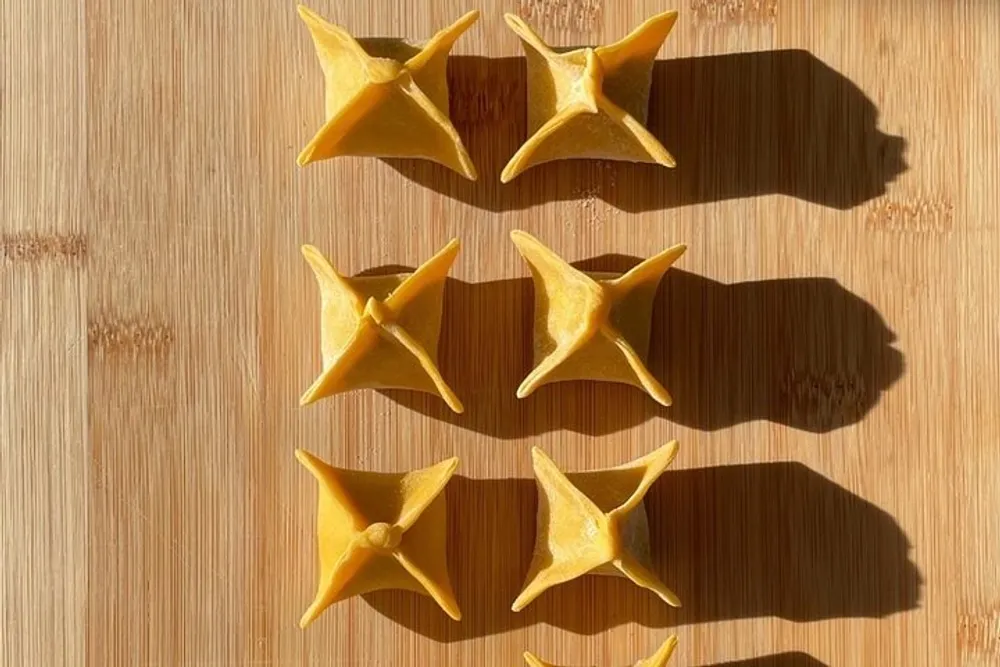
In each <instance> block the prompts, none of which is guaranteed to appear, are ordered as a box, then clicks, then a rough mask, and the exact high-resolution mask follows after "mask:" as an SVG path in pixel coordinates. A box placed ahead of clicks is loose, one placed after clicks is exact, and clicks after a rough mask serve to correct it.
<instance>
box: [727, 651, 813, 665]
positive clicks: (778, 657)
mask: <svg viewBox="0 0 1000 667" xmlns="http://www.w3.org/2000/svg"><path fill="white" fill-rule="evenodd" d="M714 667H827V665H826V664H825V663H822V662H820V661H819V660H817V659H816V658H814V657H812V656H811V655H809V654H808V653H798V652H795V653H776V654H774V655H765V656H761V657H759V658H750V659H748V660H737V661H735V662H726V663H719V664H717V665H715V666H714Z"/></svg>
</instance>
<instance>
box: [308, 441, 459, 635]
mask: <svg viewBox="0 0 1000 667" xmlns="http://www.w3.org/2000/svg"><path fill="white" fill-rule="evenodd" d="M295 456H296V458H298V460H299V461H300V462H301V463H302V465H304V466H305V467H306V468H307V469H308V470H309V472H310V473H312V475H313V476H314V477H315V478H316V481H317V482H319V512H318V520H317V532H318V534H319V561H320V573H319V587H318V590H317V591H316V599H315V600H314V601H313V603H312V604H311V605H310V606H309V608H308V609H307V610H306V612H305V614H303V615H302V619H301V620H300V621H299V626H300V627H302V628H304V627H306V626H307V625H309V624H310V623H312V622H313V621H314V620H316V617H317V616H319V615H320V614H321V613H323V610H325V609H326V608H327V607H329V606H330V605H331V604H333V603H334V602H339V601H341V600H345V599H347V598H349V597H352V596H354V595H362V594H364V593H368V592H370V591H378V590H382V589H386V588H399V589H403V590H408V591H414V592H416V593H420V594H422V595H429V596H430V597H432V598H433V599H434V601H435V602H437V603H438V605H440V607H441V609H443V610H444V611H445V613H446V614H448V615H449V616H450V617H452V618H453V619H455V620H456V621H457V620H460V619H461V618H462V613H461V612H460V611H459V609H458V603H457V602H456V601H455V594H454V593H453V592H452V588H451V581H450V579H449V577H448V563H447V553H446V549H445V547H446V540H447V524H446V521H445V515H446V501H445V494H444V493H442V492H443V491H444V487H445V485H446V484H448V480H450V479H451V476H452V475H453V474H454V473H455V469H456V468H457V467H458V459H457V458H451V459H448V460H446V461H442V462H441V463H438V464H437V465H434V466H431V467H430V468H425V469H423V470H415V471H413V472H409V473H405V474H389V473H375V472H362V471H357V470H343V469H340V468H334V467H332V466H330V465H328V464H327V463H325V462H324V461H321V460H320V459H319V458H317V457H316V456H314V455H312V454H310V453H309V452H306V451H304V450H301V449H299V450H296V452H295Z"/></svg>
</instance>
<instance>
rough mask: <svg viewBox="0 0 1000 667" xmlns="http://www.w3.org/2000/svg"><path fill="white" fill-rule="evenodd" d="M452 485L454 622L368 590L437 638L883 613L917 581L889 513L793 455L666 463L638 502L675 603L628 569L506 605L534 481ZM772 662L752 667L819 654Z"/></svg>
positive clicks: (423, 604) (517, 571) (379, 605)
mask: <svg viewBox="0 0 1000 667" xmlns="http://www.w3.org/2000/svg"><path fill="white" fill-rule="evenodd" d="M447 492H448V524H449V534H448V540H449V542H448V558H449V568H450V571H451V576H452V583H453V585H454V587H455V591H456V595H457V597H458V602H459V606H460V608H461V609H462V613H463V618H462V620H461V621H460V622H454V621H452V620H451V619H449V618H448V617H447V616H445V614H444V613H443V612H441V610H440V609H438V608H437V606H436V605H435V603H434V602H433V601H432V600H431V599H430V598H427V597H424V596H420V595H416V594H413V593H408V592H403V591H379V592H376V593H370V594H367V595H365V599H366V600H367V602H368V604H369V605H371V606H372V607H373V608H374V609H376V610H377V611H378V612H379V613H381V614H383V615H385V616H386V617H388V618H391V619H393V620H395V621H396V622H398V623H400V624H401V625H403V626H405V627H407V628H409V629H411V630H413V631H415V632H418V633H421V634H423V635H425V636H427V637H430V638H432V639H434V640H436V641H444V642H452V641H460V640H464V639H469V638H474V637H482V636H486V635H493V634H497V633H502V632H506V631H509V630H514V629H518V628H523V627H526V626H531V625H534V624H536V623H545V624H548V625H554V626H557V627H560V628H563V629H565V630H569V631H571V632H576V633H578V634H585V635H593V634H597V633H600V632H603V631H605V630H607V629H610V628H613V627H617V626H619V625H622V624H625V623H629V622H633V621H634V622H637V623H640V624H642V625H644V626H647V627H657V628H660V627H669V626H679V625H686V624H692V623H703V622H708V621H718V620H729V619H741V618H758V617H772V616H776V617H779V618H784V619H788V620H793V621H800V622H803V621H815V620H822V619H829V618H855V617H864V618H878V617H884V616H887V615H889V614H893V613H896V612H902V611H906V610H909V609H913V608H915V607H916V606H917V604H918V602H919V596H920V587H921V584H922V579H921V576H920V574H919V572H918V571H917V568H916V566H915V565H914V564H913V563H912V562H911V561H910V559H909V551H910V544H909V541H908V539H907V538H906V536H905V534H904V533H903V532H902V530H901V529H900V527H899V526H898V524H897V523H896V522H895V520H894V519H893V518H892V517H891V516H890V515H889V514H887V513H886V512H884V511H882V510H881V509H879V508H878V507H876V506H874V505H872V504H871V503H869V502H867V501H865V500H863V499H861V498H859V497H858V496H855V495H854V494H852V493H850V492H849V491H847V490H845V489H843V488H841V487H840V486H838V485H837V484H835V483H833V482H831V481H830V480H828V479H827V478H825V477H823V476H822V475H819V474H817V473H815V472H813V471H812V470H810V469H809V468H807V467H805V466H804V465H802V464H799V463H763V464H755V465H743V466H724V467H716V468H700V469H692V470H678V471H668V472H667V473H665V474H664V476H663V477H662V478H661V480H660V481H659V482H658V483H657V484H656V485H654V487H653V489H652V490H651V491H650V493H649V494H648V495H647V497H646V501H645V502H646V508H647V513H648V516H649V524H650V541H651V549H652V553H653V559H654V565H655V569H656V570H657V571H658V573H659V574H660V576H661V577H662V579H663V580H664V582H665V583H667V585H668V586H670V587H671V588H672V589H673V590H674V591H676V592H677V594H678V595H679V597H680V599H681V600H682V602H683V604H684V606H683V607H682V608H680V609H674V608H671V607H669V606H668V605H666V604H665V603H664V602H662V601H661V600H660V599H659V598H657V597H656V596H655V595H653V594H652V593H650V592H648V591H645V590H643V589H640V588H639V587H637V586H635V585H634V584H632V583H631V582H629V581H627V580H625V579H624V578H616V577H597V576H585V577H581V578H579V579H576V580H573V581H571V582H568V583H566V584H563V585H560V586H556V587H554V588H551V589H549V590H548V591H546V592H545V593H543V594H542V595H541V596H540V597H539V598H538V599H537V600H535V601H534V602H533V603H532V604H531V605H529V606H528V607H527V608H526V609H524V610H523V611H521V612H519V613H515V612H512V611H510V605H511V603H512V601H513V600H514V598H515V597H516V596H517V594H518V593H519V592H520V590H521V587H522V585H523V583H524V576H525V573H526V572H527V570H528V565H529V563H530V561H531V553H532V549H533V545H534V539H535V535H534V531H535V509H536V492H535V483H534V481H533V480H524V479H506V480H474V479H469V478H465V477H455V478H453V479H452V481H451V483H450V484H449V485H448V490H447ZM772 660H776V661H777V662H761V663H753V662H751V663H749V664H760V665H768V666H772V665H773V666H777V665H796V664H805V665H808V664H815V663H809V662H802V661H800V662H788V661H785V662H782V661H781V660H786V658H780V659H779V658H778V657H774V658H772ZM787 660H790V659H787ZM738 664H742V663H738Z"/></svg>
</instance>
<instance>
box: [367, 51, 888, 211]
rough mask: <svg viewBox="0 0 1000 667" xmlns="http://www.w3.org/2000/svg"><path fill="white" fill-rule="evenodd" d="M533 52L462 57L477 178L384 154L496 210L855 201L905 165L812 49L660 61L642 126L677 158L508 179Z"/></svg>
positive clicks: (457, 79)
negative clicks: (599, 203) (580, 203)
mask: <svg viewBox="0 0 1000 667" xmlns="http://www.w3.org/2000/svg"><path fill="white" fill-rule="evenodd" d="M525 76H526V75H525V61H524V58H502V59H487V58H482V57H478V56H453V57H452V58H451V59H450V61H449V68H448V81H449V86H450V90H451V103H450V108H451V109H450V110H451V117H452V120H453V122H454V124H455V126H456V127H457V128H458V130H459V133H460V134H461V135H462V139H463V141H464V142H465V145H466V147H467V148H468V150H469V154H470V156H471V157H472V160H473V162H474V163H475V164H476V167H477V168H478V170H479V181H478V182H475V183H473V182H470V181H467V180H465V179H464V178H462V177H461V176H459V175H458V174H455V173H453V172H451V171H450V170H448V169H446V168H444V167H442V166H439V165H437V164H434V163H431V162H428V161H423V160H404V159H389V160H386V162H387V163H388V164H389V165H390V166H391V167H392V168H393V169H395V170H396V171H398V172H400V173H401V174H402V175H403V176H405V177H406V178H408V179H410V180H412V181H414V182H416V183H418V184H420V185H421V186H424V187H427V188H430V189H432V190H435V191H437V192H439V193H442V194H445V195H447V196H448V197H451V198H454V199H457V200H459V201H462V202H464V203H466V204H469V205H471V206H475V207H477V208H482V209H486V210H490V211H507V210H514V209H523V208H527V207H531V206H535V205H537V204H541V203H544V202H549V201H564V200H577V199H585V198H592V197H598V198H600V199H602V200H604V201H606V202H607V203H608V204H610V205H612V206H614V207H616V208H618V209H620V210H623V211H629V212H637V211H650V210H661V209H667V208H674V207H678V206H688V205H691V204H702V203H707V202H717V201H722V200H727V199H734V198H742V197H754V196H758V195H766V194H783V195H788V196H790V197H795V198H798V199H803V200H805V201H809V202H812V203H815V204H821V205H823V206H827V207H831V208H837V209H849V208H852V207H855V206H858V205H859V204H863V203H864V202H866V201H868V200H870V199H872V198H874V197H877V196H879V195H881V194H883V193H884V192H885V186H886V184H887V183H889V182H891V181H892V180H893V179H895V178H896V177H897V176H898V175H900V174H901V173H903V172H904V171H905V170H906V164H905V162H904V152H905V148H906V143H905V141H904V139H903V138H901V137H896V136H890V135H886V134H884V133H882V132H881V131H879V129H878V109H877V108H876V107H875V105H874V104H873V103H872V101H871V100H870V99H868V97H867V96H866V95H865V94H864V93H863V92H862V91H861V90H860V89H859V88H858V87H857V86H856V85H854V83H852V82H851V81H850V80H849V79H847V78H846V77H844V76H843V75H841V74H840V73H838V72H836V71H835V70H833V69H831V68H830V67H829V66H827V65H826V64H825V63H823V62H822V61H820V60H818V59H817V58H816V57H815V56H813V55H812V54H811V53H809V52H808V51H802V50H782V51H763V52H755V53H735V54H728V55H719V56H707V57H700V58H677V59H674V60H663V61H657V62H656V64H655V65H654V69H653V84H652V89H651V93H650V103H649V120H648V122H647V126H648V127H649V129H650V130H651V131H652V132H653V134H654V135H656V137H657V138H659V139H660V140H661V141H662V142H663V144H664V146H666V148H667V149H668V150H669V151H670V152H671V153H672V154H673V156H674V157H675V158H676V160H677V165H678V166H677V168H676V169H665V168H663V167H660V166H657V165H648V164H631V163H626V162H611V161H595V160H567V161H562V162H554V163H549V164H544V165H539V166H537V167H534V168H532V169H530V170H528V171H526V172H525V173H524V174H522V175H521V176H519V177H518V178H517V179H516V180H515V181H514V182H512V183H509V184H507V185H501V184H500V172H501V171H502V170H503V167H504V165H505V164H506V162H507V160H509V159H510V157H511V156H512V155H513V154H514V153H515V151H516V150H517V149H518V147H519V146H520V145H521V143H523V141H524V140H525V138H526V135H527V121H526V110H525V109H526V106H525V105H526V100H527V93H526V90H525Z"/></svg>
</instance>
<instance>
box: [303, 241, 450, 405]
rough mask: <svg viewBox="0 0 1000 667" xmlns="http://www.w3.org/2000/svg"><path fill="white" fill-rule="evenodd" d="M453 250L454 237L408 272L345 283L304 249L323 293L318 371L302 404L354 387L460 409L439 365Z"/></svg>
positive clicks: (316, 253)
mask: <svg viewBox="0 0 1000 667" xmlns="http://www.w3.org/2000/svg"><path fill="white" fill-rule="evenodd" d="M458 251H459V242H458V240H457V239H456V240H452V241H451V242H450V243H448V245H446V246H445V247H444V248H443V249H442V250H441V251H439V252H438V253H437V254H436V255H434V256H433V257H432V258H431V259H429V260H427V261H426V262H425V263H424V264H422V265H421V266H420V267H419V268H417V270H416V271H414V272H413V273H409V274H395V275H388V276H361V277H356V278H346V277H344V276H342V275H340V274H339V273H338V272H337V271H336V269H334V268H333V266H332V265H331V264H330V263H329V262H328V261H327V259H326V258H325V257H323V255H322V254H321V253H320V252H319V250H317V249H316V248H314V247H312V246H305V247H303V249H302V253H303V255H304V256H305V258H306V261H307V262H308V263H309V265H310V267H312V270H313V273H314V274H315V276H316V281H317V283H318V285H319V291H320V299H321V318H320V338H321V348H322V356H323V371H322V373H320V375H319V377H317V378H316V380H315V381H314V382H313V384H312V386H310V387H309V389H307V390H306V392H305V393H304V394H303V395H302V398H301V399H300V403H301V404H302V405H307V404H309V403H313V402H315V401H318V400H320V399H322V398H325V397H327V396H332V395H334V394H338V393H341V392H345V391H352V390H355V389H409V390H412V391H420V392H425V393H431V394H435V395H437V396H440V397H441V398H442V399H443V400H444V401H445V403H447V404H448V406H449V407H450V408H451V409H452V410H454V411H455V412H462V411H463V409H464V408H463V406H462V402H461V401H460V400H459V398H458V396H457V395H456V394H455V392H454V391H453V390H452V389H451V387H450V386H449V385H448V383H447V382H446V381H445V379H444V377H443V376H442V375H441V371H440V369H439V368H438V366H437V348H438V339H439V337H440V332H441V317H442V310H443V299H444V287H445V282H446V280H447V277H448V271H449V270H450V268H451V265H452V263H453V262H454V261H455V257H456V256H457V255H458Z"/></svg>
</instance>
